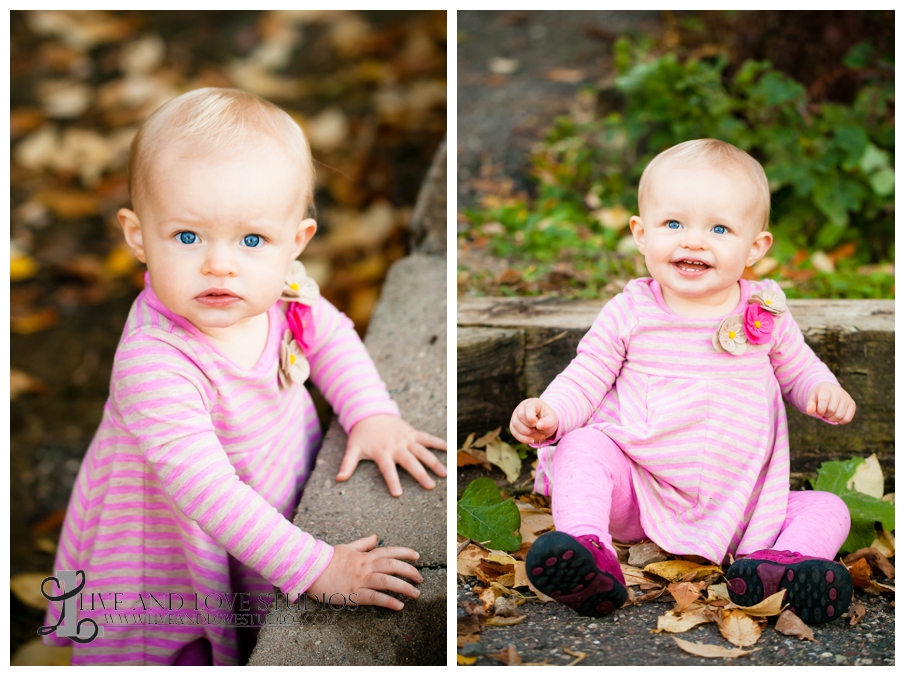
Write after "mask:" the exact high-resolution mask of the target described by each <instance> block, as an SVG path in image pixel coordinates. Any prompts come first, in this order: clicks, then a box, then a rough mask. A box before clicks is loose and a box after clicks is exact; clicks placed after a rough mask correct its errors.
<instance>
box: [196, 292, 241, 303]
mask: <svg viewBox="0 0 905 676" xmlns="http://www.w3.org/2000/svg"><path fill="white" fill-rule="evenodd" d="M195 299H196V300H197V301H198V302H200V303H203V304H205V305H214V306H219V305H229V304H231V303H233V302H235V301H237V300H239V297H238V296H237V295H236V294H234V293H233V292H232V291H230V290H229V289H208V290H207V291H204V292H202V293H200V294H198V295H197V296H196V297H195Z"/></svg>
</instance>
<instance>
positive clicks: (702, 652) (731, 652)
mask: <svg viewBox="0 0 905 676" xmlns="http://www.w3.org/2000/svg"><path fill="white" fill-rule="evenodd" d="M672 638H673V640H674V641H675V642H676V644H677V645H678V646H679V647H680V648H681V649H682V650H684V651H685V652H687V653H691V654H692V655H697V656H698V657H726V658H734V657H741V656H742V655H750V654H751V653H753V652H754V650H760V648H755V649H754V650H739V649H738V648H731V649H728V648H723V647H722V646H718V645H707V644H701V643H692V642H691V641H683V640H682V639H680V638H678V637H677V636H673V637H672Z"/></svg>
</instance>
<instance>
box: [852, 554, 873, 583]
mask: <svg viewBox="0 0 905 676" xmlns="http://www.w3.org/2000/svg"><path fill="white" fill-rule="evenodd" d="M848 572H849V573H850V574H851V576H852V584H853V585H854V586H855V587H866V586H868V585H869V584H870V564H868V563H867V559H863V558H861V559H858V560H857V561H855V562H854V563H853V564H852V565H851V566H849V569H848Z"/></svg>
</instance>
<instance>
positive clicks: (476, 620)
mask: <svg viewBox="0 0 905 676" xmlns="http://www.w3.org/2000/svg"><path fill="white" fill-rule="evenodd" d="M482 626H483V625H482V624H481V618H480V617H476V616H475V615H468V616H467V617H459V618H457V619H456V635H458V636H467V635H468V634H477V633H478V632H479V631H481V627H482Z"/></svg>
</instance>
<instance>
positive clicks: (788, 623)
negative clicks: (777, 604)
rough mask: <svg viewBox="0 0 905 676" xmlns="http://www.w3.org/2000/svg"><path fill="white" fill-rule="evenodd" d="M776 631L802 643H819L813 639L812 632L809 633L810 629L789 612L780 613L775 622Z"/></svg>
mask: <svg viewBox="0 0 905 676" xmlns="http://www.w3.org/2000/svg"><path fill="white" fill-rule="evenodd" d="M776 631H778V632H779V633H780V634H785V635H786V636H796V637H798V638H800V639H801V640H802V641H813V642H814V643H819V641H818V640H817V639H816V638H814V632H813V631H811V628H810V627H809V626H808V625H806V624H805V623H804V622H802V620H801V618H800V617H798V615H796V614H795V613H793V612H792V611H791V610H784V611H782V614H781V615H780V616H779V619H778V620H776Z"/></svg>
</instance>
